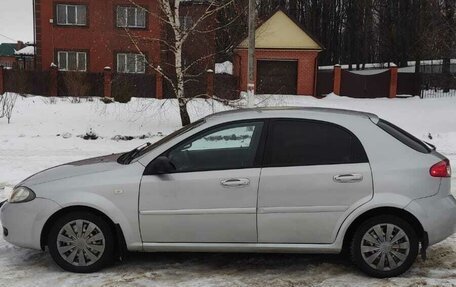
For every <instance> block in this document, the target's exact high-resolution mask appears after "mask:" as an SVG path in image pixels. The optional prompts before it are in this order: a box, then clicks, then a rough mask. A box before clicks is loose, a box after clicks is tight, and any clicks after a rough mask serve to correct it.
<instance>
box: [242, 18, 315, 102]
mask: <svg viewBox="0 0 456 287" xmlns="http://www.w3.org/2000/svg"><path fill="white" fill-rule="evenodd" d="M248 40H249V39H248V38H245V39H244V40H243V41H242V42H241V43H240V44H239V45H238V46H237V47H236V48H235V50H234V54H235V55H234V60H233V61H234V63H233V64H234V65H233V66H234V67H233V75H234V76H235V77H236V78H237V81H238V89H239V91H247V90H248V83H247V82H248V81H247V79H248V59H249V57H248V55H249V54H248V48H249V41H248ZM322 49H323V47H322V46H321V44H320V43H319V42H318V41H317V40H316V39H315V38H314V37H313V36H312V35H311V34H310V33H308V32H307V31H306V30H305V29H304V27H302V26H301V25H300V24H299V23H298V22H297V21H296V20H295V19H294V18H292V17H290V16H289V15H288V14H286V12H285V11H283V10H278V11H276V12H275V13H274V14H273V15H272V16H271V17H269V18H267V20H266V21H264V22H263V21H262V24H261V25H260V26H259V27H258V28H257V29H256V32H255V61H256V64H255V66H256V71H255V73H256V75H255V83H254V85H255V92H256V93H257V94H275V95H307V96H313V95H316V90H315V87H316V82H317V74H316V71H317V59H318V54H319V53H320V52H321V51H322Z"/></svg>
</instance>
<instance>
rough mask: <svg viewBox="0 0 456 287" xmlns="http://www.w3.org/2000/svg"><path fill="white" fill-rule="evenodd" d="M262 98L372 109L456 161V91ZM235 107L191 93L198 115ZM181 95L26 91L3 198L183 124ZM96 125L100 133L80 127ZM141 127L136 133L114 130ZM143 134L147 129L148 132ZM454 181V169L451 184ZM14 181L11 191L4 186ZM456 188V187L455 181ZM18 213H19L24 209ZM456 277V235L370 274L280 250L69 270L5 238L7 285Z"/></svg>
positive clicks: (2, 170)
mask: <svg viewBox="0 0 456 287" xmlns="http://www.w3.org/2000/svg"><path fill="white" fill-rule="evenodd" d="M257 104H258V105H260V106H321V107H336V108H346V109H354V110H362V111H369V112H374V113H376V114H378V115H379V116H381V117H383V118H385V119H387V120H389V121H392V122H393V123H395V124H397V125H399V126H401V127H403V128H405V129H407V130H408V131H410V132H412V133H413V134H414V135H416V136H418V137H420V138H422V139H424V140H426V141H428V142H431V143H433V144H434V145H436V146H437V148H438V150H439V151H440V152H442V153H443V154H445V155H446V156H447V157H448V158H450V160H451V161H452V163H453V168H454V170H456V165H455V163H456V97H454V98H439V99H424V100H421V99H419V98H407V99H348V98H341V97H337V96H334V95H330V96H328V97H327V98H325V99H323V100H317V99H313V98H311V97H291V96H263V97H258V98H257ZM226 109H228V108H227V107H225V106H223V105H221V104H220V103H217V102H215V103H212V102H210V101H205V100H197V101H193V102H192V103H191V104H190V106H189V110H190V114H191V117H192V120H196V119H198V118H201V117H203V116H205V115H207V114H210V113H212V112H214V111H215V112H217V111H222V110H226ZM179 123H180V121H179V118H178V108H177V104H176V103H175V102H174V101H171V100H167V101H158V100H146V99H133V101H132V102H130V103H128V104H109V105H106V104H104V103H102V102H100V101H99V99H94V101H92V102H87V101H85V100H84V101H83V102H82V103H80V104H74V103H70V101H69V100H67V99H57V103H55V104H51V103H50V102H49V99H46V98H41V97H28V98H19V99H18V102H17V106H16V109H15V112H14V114H13V117H12V121H11V124H9V125H8V124H7V122H6V120H5V119H0V200H2V199H3V198H5V197H6V193H7V191H8V190H10V189H11V187H12V186H14V185H15V184H17V183H18V182H19V181H20V180H22V179H23V178H25V177H27V176H29V175H31V174H33V173H35V172H37V171H40V170H42V169H44V168H48V167H51V166H54V165H57V164H62V163H65V162H68V161H73V160H78V159H82V158H86V157H92V156H97V155H103V154H109V153H113V152H121V151H125V150H129V149H132V148H134V147H136V146H138V145H141V144H142V143H144V142H146V141H151V142H152V141H156V140H158V139H159V138H160V137H162V136H163V135H166V134H168V133H170V132H172V131H173V130H175V129H177V128H178V127H179ZM90 131H93V132H94V133H96V134H97V135H98V136H99V138H98V139H97V140H84V139H82V138H81V137H79V136H80V135H84V134H86V133H87V132H90ZM118 135H119V136H132V137H143V139H139V138H136V139H133V140H131V141H122V140H115V139H113V138H115V136H118ZM144 138H145V139H144ZM455 187H456V181H455V178H453V188H455ZM5 190H6V191H5ZM453 191H455V190H454V189H453ZM18 220H20V219H18ZM335 285H336V286H456V235H455V236H453V237H451V238H449V239H448V240H446V241H444V242H442V243H440V244H438V245H436V246H434V247H432V248H431V249H430V251H429V259H428V260H427V261H426V262H423V261H422V260H421V259H418V261H417V263H416V264H415V265H414V266H413V268H412V269H411V271H410V272H408V273H406V274H405V275H403V276H402V277H400V278H393V279H385V280H377V279H371V278H367V277H365V276H364V275H363V274H361V273H360V272H358V271H357V270H356V269H355V268H354V267H353V266H351V265H350V264H349V262H348V261H347V260H346V259H345V258H343V257H341V256H308V255H273V254H261V255H260V254H133V255H131V256H130V258H129V259H128V260H127V262H126V263H124V264H121V265H120V264H117V265H116V266H114V267H111V268H108V269H106V270H104V271H102V272H100V273H97V274H89V275H79V274H70V273H66V272H63V271H61V270H60V269H59V268H58V267H57V266H56V265H55V264H54V263H53V262H52V259H51V258H50V256H49V254H48V253H44V252H40V251H33V250H26V249H21V248H17V247H14V246H12V245H10V244H8V243H6V242H5V241H4V240H3V239H0V286H21V287H22V286H335Z"/></svg>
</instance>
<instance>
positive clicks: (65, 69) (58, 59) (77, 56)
mask: <svg viewBox="0 0 456 287" xmlns="http://www.w3.org/2000/svg"><path fill="white" fill-rule="evenodd" d="M70 53H75V54H76V70H69V69H68V58H69V57H68V55H69V54H70ZM61 54H65V58H66V67H61V63H60V55H61ZM81 54H84V56H85V57H84V59H85V63H84V67H85V69H84V70H78V67H79V58H80V55H81ZM57 63H58V65H57V66H58V68H59V71H63V72H87V53H86V52H78V51H58V52H57Z"/></svg>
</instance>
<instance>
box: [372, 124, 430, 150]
mask: <svg viewBox="0 0 456 287" xmlns="http://www.w3.org/2000/svg"><path fill="white" fill-rule="evenodd" d="M377 125H378V126H379V127H380V128H381V129H382V130H384V131H385V132H387V133H388V134H390V135H391V136H393V137H394V138H396V139H397V140H398V141H400V142H402V143H403V144H405V145H406V146H408V147H410V148H412V149H414V150H416V151H419V152H422V153H430V152H431V149H430V148H429V147H428V146H427V145H426V144H425V143H423V142H422V141H421V140H419V139H417V138H416V137H414V136H413V135H411V134H409V133H408V132H406V131H404V130H403V129H401V128H400V127H398V126H395V125H393V124H392V123H390V122H388V121H385V120H382V119H381V120H380V121H379V122H378V123H377Z"/></svg>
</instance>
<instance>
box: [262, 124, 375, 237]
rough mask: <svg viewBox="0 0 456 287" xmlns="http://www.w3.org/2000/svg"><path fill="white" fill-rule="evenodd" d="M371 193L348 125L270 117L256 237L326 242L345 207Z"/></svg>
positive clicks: (365, 168)
mask: <svg viewBox="0 0 456 287" xmlns="http://www.w3.org/2000/svg"><path fill="white" fill-rule="evenodd" d="M372 193H373V190H372V178H371V171H370V166H369V163H368V160H367V156H366V153H365V152H364V149H363V147H362V145H361V143H360V142H359V140H358V139H357V138H356V136H355V135H353V134H352V133H351V132H350V131H348V130H346V129H345V128H342V127H341V126H338V125H335V124H332V123H327V122H321V121H310V120H299V119H278V120H272V122H271V124H270V127H269V132H268V139H267V143H266V150H265V161H264V168H263V169H262V172H261V180H260V187H259V196H258V241H259V243H332V242H333V241H334V240H335V236H336V233H337V230H338V226H339V224H340V222H341V221H342V220H343V219H344V218H345V216H346V212H347V210H349V208H350V207H353V206H354V205H355V206H356V205H360V204H362V203H363V202H366V201H368V200H369V199H370V198H371V197H372Z"/></svg>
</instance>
